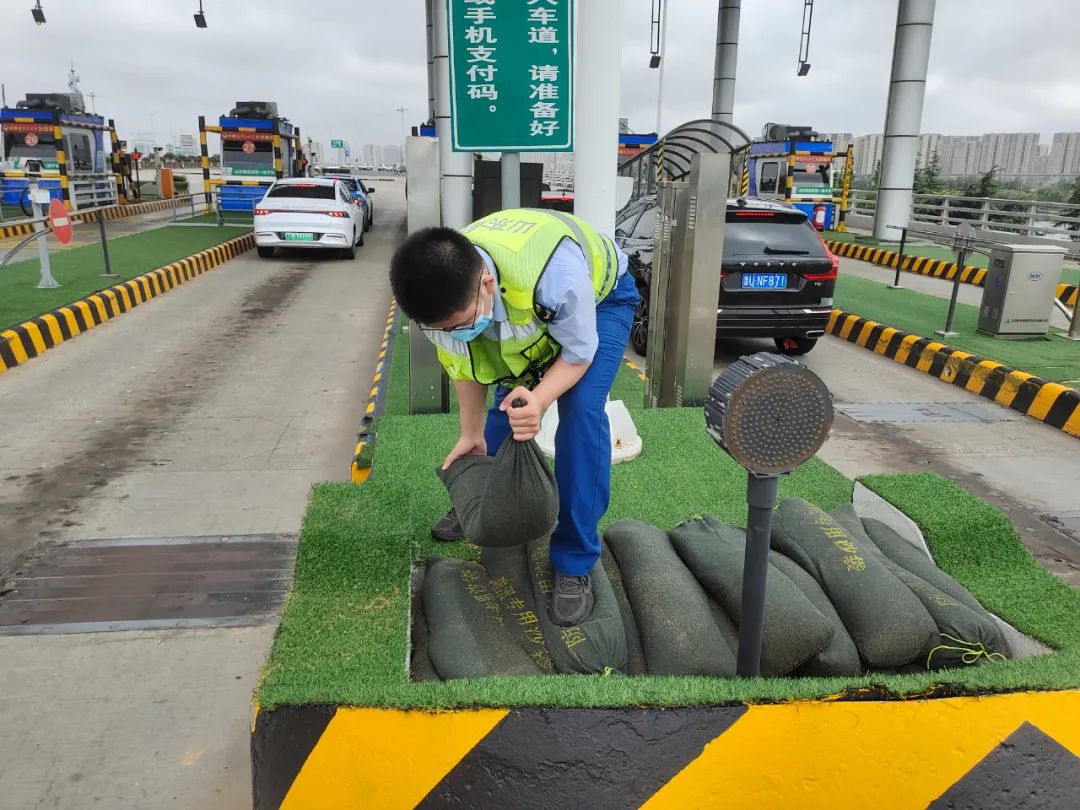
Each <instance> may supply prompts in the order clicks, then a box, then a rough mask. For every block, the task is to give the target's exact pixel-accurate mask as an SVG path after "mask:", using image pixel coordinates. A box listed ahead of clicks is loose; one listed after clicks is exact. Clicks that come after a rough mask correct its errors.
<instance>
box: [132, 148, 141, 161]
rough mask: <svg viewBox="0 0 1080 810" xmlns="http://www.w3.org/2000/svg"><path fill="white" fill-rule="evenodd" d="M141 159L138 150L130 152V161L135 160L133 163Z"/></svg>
mask: <svg viewBox="0 0 1080 810" xmlns="http://www.w3.org/2000/svg"><path fill="white" fill-rule="evenodd" d="M141 157H142V155H141V154H140V153H139V150H138V149H136V150H135V151H134V152H132V153H131V159H132V160H135V161H137V160H139V158H141Z"/></svg>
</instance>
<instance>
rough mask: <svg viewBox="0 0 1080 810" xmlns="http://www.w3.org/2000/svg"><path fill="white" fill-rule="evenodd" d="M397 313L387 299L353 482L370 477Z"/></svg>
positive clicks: (352, 471) (358, 436)
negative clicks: (376, 424) (387, 309)
mask: <svg viewBox="0 0 1080 810" xmlns="http://www.w3.org/2000/svg"><path fill="white" fill-rule="evenodd" d="M396 317H397V301H395V300H393V299H390V311H389V312H387V313H386V329H385V330H384V331H383V336H382V342H381V343H380V344H379V356H378V357H377V358H376V360H375V374H374V376H373V377H372V379H371V391H370V392H369V394H368V401H367V405H365V406H364V415H363V416H362V417H360V430H359V431H357V434H356V446H355V447H354V448H353V457H352V465H351V468H350V478H351V480H352V482H353V483H354V484H362V483H364V482H365V481H367V480H368V479H369V478H370V477H371V464H372V460H373V453H374V450H375V440H376V438H377V437H376V433H375V420H376V419H378V418H379V417H380V416H381V415H382V408H383V401H384V399H385V397H386V384H387V381H388V380H389V379H390V375H389V368H388V365H389V363H390V358H391V355H392V353H393V345H394V321H395V318H396Z"/></svg>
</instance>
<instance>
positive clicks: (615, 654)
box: [528, 537, 627, 674]
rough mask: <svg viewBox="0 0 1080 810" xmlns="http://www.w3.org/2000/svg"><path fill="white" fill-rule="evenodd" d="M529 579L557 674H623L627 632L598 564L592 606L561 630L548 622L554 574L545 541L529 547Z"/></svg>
mask: <svg viewBox="0 0 1080 810" xmlns="http://www.w3.org/2000/svg"><path fill="white" fill-rule="evenodd" d="M528 559H529V576H530V577H531V579H532V585H533V598H534V599H535V602H536V608H537V609H536V613H537V617H538V618H539V620H540V627H541V628H542V629H543V631H544V638H545V640H546V641H547V649H548V652H549V653H550V654H551V661H552V663H553V664H554V666H555V671H556V672H566V673H570V672H582V673H585V674H595V673H604V672H607V671H609V670H613V671H615V672H626V662H627V657H626V630H625V629H624V627H623V622H622V616H621V615H620V614H619V605H618V603H617V602H616V601H615V592H614V591H613V590H612V588H611V583H610V582H609V581H608V578H607V574H605V573H604V567H603V566H602V565H600V563H599V561H598V562H597V563H596V565H595V566H593V570H592V571H591V572H590V576H591V577H592V592H593V599H594V605H593V610H592V613H590V614H589V616H588V618H587V619H585V621H583V622H581V624H576V625H573V626H571V627H560V626H559V625H557V624H555V622H553V621H552V620H551V605H550V598H551V596H550V595H551V594H552V593H553V592H554V590H555V572H554V570H553V569H552V567H551V559H550V557H549V547H548V538H546V537H544V538H542V539H540V540H534V541H533V542H531V543H529V545H528Z"/></svg>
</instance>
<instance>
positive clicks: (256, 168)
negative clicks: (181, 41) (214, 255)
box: [199, 101, 307, 211]
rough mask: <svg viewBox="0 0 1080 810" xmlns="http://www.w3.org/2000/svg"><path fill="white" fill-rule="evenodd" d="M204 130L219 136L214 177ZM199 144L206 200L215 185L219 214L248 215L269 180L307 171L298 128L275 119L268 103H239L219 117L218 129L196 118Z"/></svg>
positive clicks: (272, 103) (201, 118) (271, 103)
mask: <svg viewBox="0 0 1080 810" xmlns="http://www.w3.org/2000/svg"><path fill="white" fill-rule="evenodd" d="M208 132H216V133H217V134H218V135H220V136H221V150H220V161H221V163H220V165H221V176H220V177H216V178H213V179H212V178H211V177H210V153H209V150H208V148H207V143H206V134H207V133H208ZM199 145H200V148H201V150H202V173H203V190H204V191H205V192H206V195H207V202H209V201H210V192H211V189H212V188H214V187H215V186H217V187H218V188H219V189H220V191H219V203H218V205H219V207H220V209H221V210H222V211H251V210H253V209H254V208H255V203H257V202H258V201H259V200H261V199H262V197H263V195H264V194H265V193H266V189H267V187H268V186H270V185H271V184H272V183H273V182H274V180H276V179H277V178H279V177H302V176H303V175H304V174H306V171H307V158H306V157H305V155H304V151H303V147H302V142H301V140H300V128H299V127H294V126H293V125H292V124H291V123H290V122H289V119H288V118H284V117H281V116H279V115H278V109H277V104H276V103H274V102H273V101H238V102H236V105H235V106H234V107H233V109H232V110H231V111H230V112H229V114H228V115H222V116H221V117H219V118H218V124H217V126H213V125H209V124H207V123H206V117H205V116H201V115H200V116H199Z"/></svg>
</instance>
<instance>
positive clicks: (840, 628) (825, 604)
mask: <svg viewBox="0 0 1080 810" xmlns="http://www.w3.org/2000/svg"><path fill="white" fill-rule="evenodd" d="M769 562H770V563H772V564H773V565H774V566H776V568H778V569H779V570H780V571H781V572H782V573H783V574H784V575H785V576H786V577H787V578H788V579H790V580H791V581H792V582H793V583H795V585H796V586H797V587H798V589H799V590H800V591H802V592H803V595H804V596H806V598H807V599H809V600H810V603H811V604H812V605H813V606H814V607H815V608H817V610H818V612H819V613H820V614H821V615H822V616H824V617H825V618H826V619H828V621H829V624H831V625H832V628H833V635H832V638H831V639H829V643H828V644H827V645H826V647H825V649H823V650H822V651H821V652H819V653H816V654H815V655H812V656H811V657H810V660H808V661H807V662H806V663H805V664H803V665H802V666H801V667H799V668H798V669H797V670H795V674H796V675H799V676H803V677H805V676H815V675H859V674H861V673H862V671H863V667H862V662H861V661H860V660H859V651H858V649H856V647H855V642H854V641H852V640H851V635H850V634H849V633H848V631H847V628H846V627H844V623H843V622H842V621H840V615H839V614H838V613H837V612H836V608H834V607H833V605H832V602H830V601H829V597H828V596H826V595H825V591H823V590H821V586H820V585H818V584H817V580H816V579H814V578H813V577H812V576H810V574H808V573H807V572H806V571H805V570H804V569H803V568H802V566H800V565H799V564H798V563H797V562H795V561H794V560H792V559H791V558H790V557H785V556H784V555H783V554H780V553H779V552H777V551H770V552H769Z"/></svg>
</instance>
